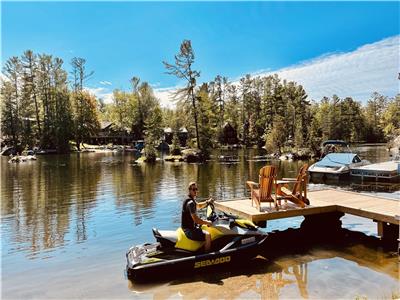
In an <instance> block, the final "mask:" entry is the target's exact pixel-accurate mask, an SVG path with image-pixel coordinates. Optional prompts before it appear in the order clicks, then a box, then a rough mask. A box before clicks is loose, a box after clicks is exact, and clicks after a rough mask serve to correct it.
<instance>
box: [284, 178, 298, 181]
mask: <svg viewBox="0 0 400 300" xmlns="http://www.w3.org/2000/svg"><path fill="white" fill-rule="evenodd" d="M282 180H287V181H296V178H282Z"/></svg>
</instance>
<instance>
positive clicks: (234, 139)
mask: <svg viewBox="0 0 400 300" xmlns="http://www.w3.org/2000/svg"><path fill="white" fill-rule="evenodd" d="M220 142H221V143H222V144H228V145H235V144H238V143H239V139H238V136H237V131H236V129H235V128H233V127H232V125H231V124H229V122H226V123H225V124H224V126H223V127H222V134H221V137H220Z"/></svg>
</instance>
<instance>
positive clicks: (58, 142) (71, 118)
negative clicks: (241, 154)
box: [1, 40, 400, 158]
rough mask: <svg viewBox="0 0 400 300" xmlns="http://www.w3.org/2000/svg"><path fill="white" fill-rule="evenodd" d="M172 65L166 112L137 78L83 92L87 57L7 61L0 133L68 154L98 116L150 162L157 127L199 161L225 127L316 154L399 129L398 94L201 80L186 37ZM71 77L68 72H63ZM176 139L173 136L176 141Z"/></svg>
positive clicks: (248, 142) (273, 145) (27, 56)
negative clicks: (332, 143)
mask: <svg viewBox="0 0 400 300" xmlns="http://www.w3.org/2000/svg"><path fill="white" fill-rule="evenodd" d="M174 59H175V60H174V62H173V63H170V62H163V64H164V67H165V70H166V73H168V74H170V75H171V76H175V77H177V78H179V79H182V80H184V81H185V83H186V84H185V86H184V87H182V88H180V89H178V90H177V91H176V92H175V94H174V97H175V99H176V106H175V108H174V109H166V108H164V109H162V108H161V107H160V103H159V100H158V99H157V97H155V95H154V91H153V89H152V88H151V86H150V85H149V84H148V83H147V82H142V81H141V79H140V78H138V77H132V79H131V80H130V84H131V88H130V90H128V91H124V90H114V92H113V101H112V103H104V102H103V100H102V99H97V98H96V97H95V96H94V95H92V94H90V93H89V92H88V91H87V90H85V88H84V84H85V82H86V81H87V80H88V79H89V78H90V77H91V75H92V74H93V72H88V71H87V70H86V61H85V59H83V58H74V59H73V60H72V61H71V72H70V73H69V74H68V73H67V71H65V70H64V69H63V61H62V59H60V58H57V57H53V56H52V55H47V54H34V53H33V52H32V51H30V50H28V51H25V52H24V53H23V55H22V56H21V57H11V58H9V59H8V60H7V61H6V63H5V65H4V68H3V75H4V76H5V77H6V79H3V80H2V82H1V97H2V101H1V103H2V104H1V116H2V120H1V122H2V134H3V136H5V137H7V138H8V142H9V143H11V144H12V145H14V146H16V147H17V145H18V146H19V147H22V148H24V147H32V146H39V147H41V148H47V149H49V148H51V149H57V150H58V152H68V151H69V149H70V141H75V143H76V145H77V147H78V149H79V146H80V144H81V142H83V141H85V140H86V139H87V138H88V137H90V136H93V135H96V134H97V132H98V130H99V128H100V121H101V120H103V121H111V122H112V123H113V124H114V125H113V126H114V127H115V129H117V130H127V131H129V132H130V134H132V135H133V137H134V139H142V138H144V139H145V145H146V146H145V154H146V156H147V157H150V158H155V156H156V151H155V148H156V146H157V145H158V144H159V142H160V139H161V137H162V134H163V128H165V127H170V128H172V129H173V130H174V131H175V132H177V131H178V130H179V128H181V127H185V128H187V130H188V131H189V135H190V137H192V139H191V140H190V142H189V145H190V146H191V147H193V148H198V149H199V150H200V151H201V153H202V155H203V156H204V157H206V156H208V154H209V152H210V150H211V149H212V148H215V147H218V146H220V145H221V144H222V143H223V132H224V131H223V130H224V127H225V126H226V124H227V123H229V124H230V125H231V126H232V127H233V128H234V129H235V131H236V132H237V135H238V138H239V141H240V143H241V144H243V145H245V146H254V145H257V146H259V147H261V146H265V148H266V149H267V150H268V152H270V153H274V152H281V151H283V149H285V148H288V147H289V148H292V149H293V148H297V149H302V148H308V149H311V150H313V151H315V150H317V149H318V148H319V146H320V144H321V142H322V141H323V140H327V139H343V140H345V141H348V142H385V141H387V140H388V139H390V138H391V137H393V136H396V135H399V134H400V95H399V94H398V95H396V96H395V97H394V98H389V97H386V96H384V95H381V94H378V93H373V94H372V95H371V97H370V99H369V100H368V101H367V103H366V105H362V104H361V102H359V101H356V100H354V99H353V98H351V97H345V98H339V97H338V96H336V95H333V96H332V97H323V98H322V99H317V100H319V101H315V99H314V100H311V99H309V97H308V95H307V92H306V91H305V89H304V88H303V87H302V86H301V85H299V84H297V83H296V82H293V81H287V80H282V79H281V78H279V77H278V75H269V76H251V75H246V76H244V77H242V78H241V79H240V80H238V81H236V82H230V81H229V80H228V78H226V77H223V76H221V75H217V76H216V77H215V79H214V80H212V81H210V82H205V83H201V84H199V83H198V82H197V80H198V78H199V77H200V70H196V69H195V68H194V64H195V52H194V49H193V48H192V44H191V41H189V40H184V41H183V42H182V44H181V45H180V49H179V52H178V53H177V54H176V55H175V56H174ZM68 75H69V76H68ZM175 142H176V140H175Z"/></svg>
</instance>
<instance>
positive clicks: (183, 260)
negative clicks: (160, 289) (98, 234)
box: [126, 235, 267, 282]
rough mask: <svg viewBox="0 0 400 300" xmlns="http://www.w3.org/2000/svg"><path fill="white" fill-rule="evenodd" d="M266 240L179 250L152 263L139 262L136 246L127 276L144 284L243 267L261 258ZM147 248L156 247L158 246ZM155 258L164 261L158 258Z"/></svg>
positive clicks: (163, 255) (131, 255)
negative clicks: (205, 250)
mask: <svg viewBox="0 0 400 300" xmlns="http://www.w3.org/2000/svg"><path fill="white" fill-rule="evenodd" d="M266 238H267V236H266V235H265V236H254V237H250V238H248V237H247V238H246V239H242V240H239V241H238V243H237V245H235V246H233V247H232V248H227V249H222V250H219V251H214V252H210V253H202V254H193V253H188V252H186V251H179V250H175V251H171V252H170V253H168V252H162V251H160V253H159V254H158V255H157V254H156V255H154V256H153V259H151V258H150V260H149V262H147V261H144V262H136V263H135V259H137V255H136V257H135V253H133V252H134V251H135V250H134V248H135V247H132V248H131V249H130V250H129V251H128V252H127V254H126V257H127V260H128V264H127V268H126V271H127V276H128V278H129V279H131V280H133V281H137V282H138V281H141V282H142V281H149V280H156V279H162V278H164V279H171V278H174V277H179V276H183V275H187V274H190V273H193V272H201V271H210V270H214V269H225V268H226V267H227V266H230V265H235V264H240V263H243V262H244V261H246V260H249V259H251V258H254V257H255V256H257V254H258V250H259V247H260V245H261V244H262V243H263V242H264V241H265V239H266ZM142 246H143V245H142ZM147 246H148V247H149V246H150V247H151V246H156V244H152V245H147ZM139 247H140V246H139ZM168 256H169V257H168ZM154 257H159V258H161V259H159V258H156V259H154ZM163 257H164V258H165V259H163ZM168 258H169V259H168Z"/></svg>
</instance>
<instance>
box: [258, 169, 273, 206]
mask: <svg viewBox="0 0 400 300" xmlns="http://www.w3.org/2000/svg"><path fill="white" fill-rule="evenodd" d="M275 180H276V167H275V166H265V167H262V168H261V169H260V178H259V184H260V202H261V201H271V195H272V188H273V184H274V182H275Z"/></svg>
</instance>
